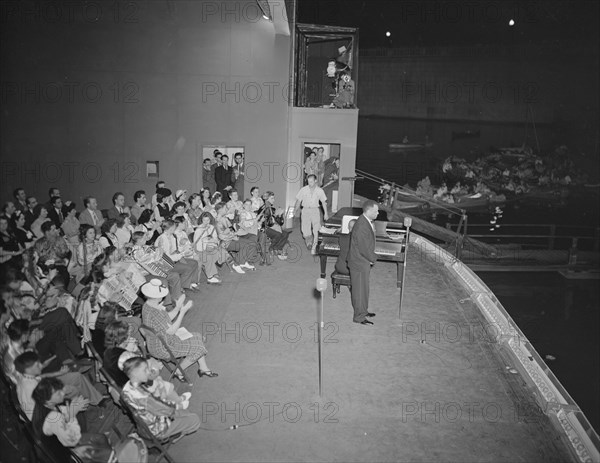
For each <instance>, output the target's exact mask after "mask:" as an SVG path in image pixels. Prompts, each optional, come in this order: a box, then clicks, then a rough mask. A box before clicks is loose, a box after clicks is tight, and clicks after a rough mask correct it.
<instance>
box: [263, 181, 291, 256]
mask: <svg viewBox="0 0 600 463" xmlns="http://www.w3.org/2000/svg"><path fill="white" fill-rule="evenodd" d="M264 198H265V200H264V204H263V206H262V207H261V208H260V209H259V211H258V215H259V218H260V219H261V220H262V227H263V230H264V231H265V233H266V234H267V236H268V237H269V238H270V239H271V248H272V249H273V251H274V252H275V255H276V256H277V258H278V259H279V260H286V259H287V254H286V253H285V246H286V245H287V244H288V239H289V236H290V233H292V230H285V229H283V228H282V227H283V224H284V218H283V213H284V211H283V209H276V208H275V193H273V192H272V191H267V192H266V193H265V195H264Z"/></svg>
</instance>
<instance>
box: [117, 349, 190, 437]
mask: <svg viewBox="0 0 600 463" xmlns="http://www.w3.org/2000/svg"><path fill="white" fill-rule="evenodd" d="M123 372H124V373H125V374H126V375H127V377H128V378H129V381H128V382H127V383H126V384H125V386H124V387H123V397H124V398H125V401H126V402H127V404H128V405H129V406H130V407H131V408H133V409H134V410H135V413H136V415H137V416H138V417H139V418H140V419H141V420H142V421H143V422H144V423H146V425H147V426H148V428H149V429H150V432H152V434H153V435H154V436H155V437H157V438H159V439H161V440H162V439H168V438H169V437H170V436H173V435H175V434H178V433H181V434H183V435H185V434H192V433H193V432H195V431H197V430H198V428H199V427H200V418H199V417H198V415H196V414H195V413H190V412H187V411H185V409H186V408H187V407H188V405H189V399H190V396H191V393H189V392H187V393H185V394H183V395H182V396H178V395H177V394H176V393H175V392H174V390H173V389H172V388H173V385H172V384H171V383H167V382H164V381H158V380H154V381H152V380H150V374H151V373H150V368H149V367H148V362H147V361H146V359H144V358H142V357H133V358H130V359H128V360H126V361H125V362H124V363H123Z"/></svg>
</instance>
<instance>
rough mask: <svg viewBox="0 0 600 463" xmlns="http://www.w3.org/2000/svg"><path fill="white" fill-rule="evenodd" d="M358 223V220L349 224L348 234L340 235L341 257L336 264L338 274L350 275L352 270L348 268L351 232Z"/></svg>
mask: <svg viewBox="0 0 600 463" xmlns="http://www.w3.org/2000/svg"><path fill="white" fill-rule="evenodd" d="M355 223H356V219H354V220H351V221H350V222H348V233H347V234H343V235H340V238H339V240H340V255H339V256H338V258H337V261H336V262H335V271H336V272H338V273H342V274H344V275H350V269H349V268H348V262H347V261H346V259H347V258H348V250H349V249H350V232H351V231H352V227H354V224H355Z"/></svg>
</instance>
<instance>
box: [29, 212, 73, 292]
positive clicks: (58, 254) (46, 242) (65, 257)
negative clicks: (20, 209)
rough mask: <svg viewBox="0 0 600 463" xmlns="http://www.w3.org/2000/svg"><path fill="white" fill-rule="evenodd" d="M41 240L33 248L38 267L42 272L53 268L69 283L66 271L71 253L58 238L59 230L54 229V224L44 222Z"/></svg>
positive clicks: (59, 237)
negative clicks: (37, 257) (36, 255)
mask: <svg viewBox="0 0 600 463" xmlns="http://www.w3.org/2000/svg"><path fill="white" fill-rule="evenodd" d="M41 230H42V233H43V234H44V237H43V238H40V239H39V240H38V241H37V242H36V243H35V245H34V246H33V247H34V249H35V251H36V252H37V254H38V256H39V260H38V265H39V266H40V267H42V270H44V271H46V269H51V268H55V269H56V270H57V272H58V273H59V274H60V275H61V276H62V277H63V278H64V279H65V281H69V280H70V279H71V277H70V275H69V272H68V270H67V265H68V264H69V259H70V258H71V251H70V250H69V247H68V246H67V242H66V241H65V240H64V238H63V237H62V236H60V229H57V228H56V225H54V222H52V221H50V222H44V223H43V224H42V227H41Z"/></svg>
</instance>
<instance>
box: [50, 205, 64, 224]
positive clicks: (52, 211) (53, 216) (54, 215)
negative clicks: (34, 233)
mask: <svg viewBox="0 0 600 463" xmlns="http://www.w3.org/2000/svg"><path fill="white" fill-rule="evenodd" d="M61 212H63V211H62V210H61ZM65 217H66V215H65V214H64V212H63V216H62V221H61V220H60V217H59V215H58V212H56V209H54V208H53V207H51V208H50V209H48V218H49V219H50V220H52V222H54V225H56V228H60V226H61V225H62V223H63V221H64V220H65Z"/></svg>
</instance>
